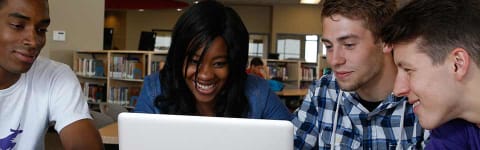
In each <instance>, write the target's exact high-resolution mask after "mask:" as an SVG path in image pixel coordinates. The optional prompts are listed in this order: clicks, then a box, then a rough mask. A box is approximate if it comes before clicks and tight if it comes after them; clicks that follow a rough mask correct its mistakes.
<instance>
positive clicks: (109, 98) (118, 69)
mask: <svg viewBox="0 0 480 150" xmlns="http://www.w3.org/2000/svg"><path fill="white" fill-rule="evenodd" d="M166 55H167V52H165V51H161V52H157V51H139V50H78V51H76V52H75V53H74V55H73V70H74V72H75V73H76V74H77V77H78V78H79V81H80V84H81V86H82V88H83V92H84V94H85V96H86V97H88V101H89V103H90V104H106V103H112V104H120V105H122V106H125V107H127V108H133V106H135V104H136V100H137V99H138V96H139V94H140V89H141V86H142V84H143V79H144V77H145V76H147V75H149V74H151V73H153V72H156V71H159V70H160V69H161V68H162V67H163V64H164V62H165V59H166Z"/></svg>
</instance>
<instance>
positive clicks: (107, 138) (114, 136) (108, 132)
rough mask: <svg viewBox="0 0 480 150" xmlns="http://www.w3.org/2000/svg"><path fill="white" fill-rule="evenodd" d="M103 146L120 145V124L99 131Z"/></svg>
mask: <svg viewBox="0 0 480 150" xmlns="http://www.w3.org/2000/svg"><path fill="white" fill-rule="evenodd" d="M98 132H100V136H102V141H103V144H118V123H117V122H115V123H112V124H109V125H107V126H105V127H103V128H100V129H99V130H98Z"/></svg>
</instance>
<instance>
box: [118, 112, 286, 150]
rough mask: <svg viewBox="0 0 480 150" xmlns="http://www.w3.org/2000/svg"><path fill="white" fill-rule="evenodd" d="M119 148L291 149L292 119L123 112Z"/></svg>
mask: <svg viewBox="0 0 480 150" xmlns="http://www.w3.org/2000/svg"><path fill="white" fill-rule="evenodd" d="M118 130H119V133H118V135H119V148H120V150H133V149H135V150H153V149H155V150H192V149H198V150H292V149H293V125H292V124H291V123H290V122H289V121H280V120H262V119H240V118H224V117H201V116H182V115H162V114H142V113H121V114H120V115H119V117H118Z"/></svg>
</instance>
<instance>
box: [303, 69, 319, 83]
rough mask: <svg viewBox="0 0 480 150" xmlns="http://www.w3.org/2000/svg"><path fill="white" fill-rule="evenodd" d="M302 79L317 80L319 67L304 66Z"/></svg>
mask: <svg viewBox="0 0 480 150" xmlns="http://www.w3.org/2000/svg"><path fill="white" fill-rule="evenodd" d="M301 69H302V78H301V79H302V80H315V79H316V77H317V73H316V72H317V68H315V67H306V66H303V67H302V68H301Z"/></svg>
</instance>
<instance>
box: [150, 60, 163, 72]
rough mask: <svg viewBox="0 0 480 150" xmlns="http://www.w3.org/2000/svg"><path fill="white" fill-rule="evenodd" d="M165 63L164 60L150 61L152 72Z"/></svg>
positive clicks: (161, 67)
mask: <svg viewBox="0 0 480 150" xmlns="http://www.w3.org/2000/svg"><path fill="white" fill-rule="evenodd" d="M164 65H165V62H164V61H152V73H154V72H159V71H160V70H162V69H163V66H164Z"/></svg>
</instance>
